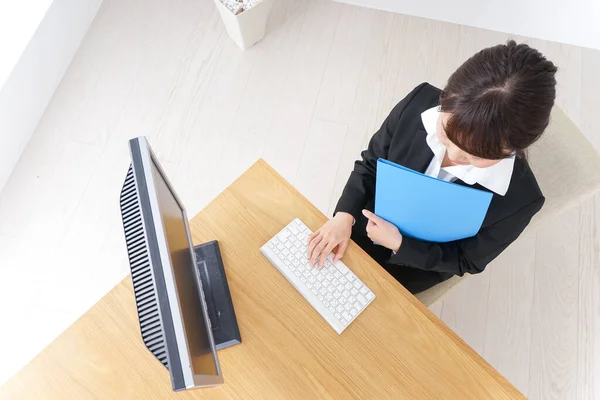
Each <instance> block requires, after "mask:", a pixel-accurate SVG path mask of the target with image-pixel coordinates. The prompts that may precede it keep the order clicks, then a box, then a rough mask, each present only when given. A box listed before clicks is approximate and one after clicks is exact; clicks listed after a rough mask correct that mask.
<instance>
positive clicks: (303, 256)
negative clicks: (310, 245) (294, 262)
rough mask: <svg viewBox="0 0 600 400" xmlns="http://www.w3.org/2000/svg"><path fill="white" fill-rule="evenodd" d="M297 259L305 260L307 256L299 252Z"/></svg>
mask: <svg viewBox="0 0 600 400" xmlns="http://www.w3.org/2000/svg"><path fill="white" fill-rule="evenodd" d="M296 258H297V259H298V260H302V259H303V258H306V256H305V255H304V253H303V252H301V251H298V252H297V253H296Z"/></svg>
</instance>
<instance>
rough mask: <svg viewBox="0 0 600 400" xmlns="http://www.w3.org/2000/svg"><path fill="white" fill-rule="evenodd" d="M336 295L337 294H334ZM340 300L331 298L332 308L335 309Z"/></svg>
mask: <svg viewBox="0 0 600 400" xmlns="http://www.w3.org/2000/svg"><path fill="white" fill-rule="evenodd" d="M334 297H335V296H334ZM338 304H339V303H338V301H337V300H336V299H335V298H334V299H333V300H331V308H332V309H334V310H335V308H336V307H337V306H338Z"/></svg>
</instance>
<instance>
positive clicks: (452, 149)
mask: <svg viewBox="0 0 600 400" xmlns="http://www.w3.org/2000/svg"><path fill="white" fill-rule="evenodd" d="M449 117H450V114H449V113H444V112H441V113H440V116H439V118H438V122H437V123H438V125H437V136H438V139H439V141H440V142H441V143H442V144H443V145H444V146H445V147H446V154H447V156H448V159H449V160H450V162H451V163H452V164H454V165H472V166H474V167H477V168H487V167H491V166H492V165H495V164H498V163H499V162H500V161H502V160H486V159H485V158H479V157H476V156H473V155H471V154H469V153H467V152H465V151H464V150H462V149H461V148H460V147H458V146H457V145H455V144H454V143H452V142H451V141H450V139H448V136H446V131H445V130H444V126H445V125H446V122H447V121H448V118H449Z"/></svg>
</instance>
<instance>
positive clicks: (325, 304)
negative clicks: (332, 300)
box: [323, 299, 329, 308]
mask: <svg viewBox="0 0 600 400" xmlns="http://www.w3.org/2000/svg"><path fill="white" fill-rule="evenodd" d="M323 305H324V306H325V307H327V308H329V302H328V301H327V299H325V300H323Z"/></svg>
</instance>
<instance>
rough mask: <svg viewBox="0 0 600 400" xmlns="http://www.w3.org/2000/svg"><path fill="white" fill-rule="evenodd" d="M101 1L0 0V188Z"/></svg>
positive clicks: (0, 188)
mask: <svg viewBox="0 0 600 400" xmlns="http://www.w3.org/2000/svg"><path fill="white" fill-rule="evenodd" d="M9 3H16V4H20V5H21V6H14V5H12V6H11V4H9ZM101 3H102V0H54V1H51V0H28V1H22V0H12V1H10V2H7V1H2V2H0V14H1V15H2V17H1V18H0V23H4V25H2V28H1V30H0V34H2V42H1V44H2V47H0V52H1V53H2V54H1V55H0V65H1V67H0V190H2V188H3V187H4V185H5V183H6V181H7V180H8V177H9V176H10V173H11V172H12V169H13V168H14V166H15V164H16V163H17V161H18V159H19V157H20V155H21V152H22V151H23V149H24V148H25V145H26V144H27V141H28V140H29V138H30V136H31V134H32V133H33V131H34V129H35V127H36V125H37V123H38V121H39V119H40V118H41V116H42V114H43V113H44V110H45V109H46V106H47V105H48V103H49V101H50V99H51V98H52V95H53V94H54V91H55V89H56V87H57V86H58V84H59V82H60V80H61V79H62V76H63V74H64V73H65V71H66V70H67V67H68V66H69V63H70V62H71V60H72V58H73V56H74V55H75V52H76V51H77V48H78V47H79V44H80V43H81V40H82V39H83V37H84V36H85V33H86V32H87V29H88V27H89V26H90V25H91V23H92V21H93V19H94V16H95V15H96V12H97V11H98V8H99V7H100V4H101ZM23 4H25V6H23ZM11 13H12V14H11ZM19 19H20V20H19ZM36 28H37V29H36ZM7 43H10V44H7ZM2 83H4V84H3V85H2Z"/></svg>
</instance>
